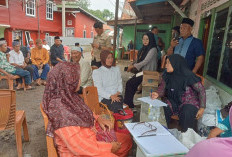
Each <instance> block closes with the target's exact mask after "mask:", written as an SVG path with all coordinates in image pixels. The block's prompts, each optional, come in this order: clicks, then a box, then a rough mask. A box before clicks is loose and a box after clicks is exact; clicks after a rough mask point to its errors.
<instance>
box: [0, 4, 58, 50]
mask: <svg viewBox="0 0 232 157" xmlns="http://www.w3.org/2000/svg"><path fill="white" fill-rule="evenodd" d="M23 4H24V6H23ZM25 8H26V7H25V3H23V2H22V1H15V0H9V14H8V16H9V24H10V28H7V29H5V31H4V36H5V38H6V40H7V42H8V45H9V46H11V45H12V31H15V30H20V31H22V35H23V36H22V37H23V38H22V40H23V44H24V45H25V44H26V43H25V31H29V32H30V36H31V38H32V39H33V40H34V41H35V40H36V39H37V38H38V37H39V36H38V22H39V24H40V27H39V29H40V38H41V39H44V38H45V34H46V33H49V35H61V34H62V16H61V13H59V12H54V13H53V20H47V19H46V0H40V4H39V21H38V16H37V7H36V15H35V17H31V16H27V15H26V11H25ZM0 12H1V7H0ZM1 13H2V12H1ZM5 13H6V11H4V14H5ZM0 16H1V15H0ZM0 20H1V18H0Z"/></svg>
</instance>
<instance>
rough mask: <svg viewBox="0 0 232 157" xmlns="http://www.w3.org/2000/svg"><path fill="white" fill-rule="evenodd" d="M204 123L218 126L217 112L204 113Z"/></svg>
mask: <svg viewBox="0 0 232 157" xmlns="http://www.w3.org/2000/svg"><path fill="white" fill-rule="evenodd" d="M202 123H203V124H204V125H205V126H216V114H215V115H213V114H203V117H202Z"/></svg>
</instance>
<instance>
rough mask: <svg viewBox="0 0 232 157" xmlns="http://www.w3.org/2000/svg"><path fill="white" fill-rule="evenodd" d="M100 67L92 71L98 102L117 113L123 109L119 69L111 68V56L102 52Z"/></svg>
mask: <svg viewBox="0 0 232 157" xmlns="http://www.w3.org/2000/svg"><path fill="white" fill-rule="evenodd" d="M100 58H101V64H102V66H101V67H100V68H99V69H97V70H94V71H93V81H94V86H96V87H97V90H98V97H99V102H102V103H104V104H106V105H107V106H108V108H109V110H111V111H113V112H115V113H117V112H118V110H119V109H122V108H123V97H122V77H121V72H120V69H119V67H117V66H113V61H114V58H113V54H112V53H110V51H107V50H104V51H102V52H101V54H100Z"/></svg>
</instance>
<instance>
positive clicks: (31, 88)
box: [26, 87, 35, 90]
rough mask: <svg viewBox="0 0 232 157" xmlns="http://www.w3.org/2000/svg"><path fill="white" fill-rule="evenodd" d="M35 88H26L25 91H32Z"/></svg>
mask: <svg viewBox="0 0 232 157" xmlns="http://www.w3.org/2000/svg"><path fill="white" fill-rule="evenodd" d="M33 89H35V87H30V88H26V90H33Z"/></svg>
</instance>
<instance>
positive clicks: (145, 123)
mask: <svg viewBox="0 0 232 157" xmlns="http://www.w3.org/2000/svg"><path fill="white" fill-rule="evenodd" d="M140 124H142V125H145V126H146V127H149V128H151V130H148V131H145V132H144V133H142V134H141V136H143V135H146V134H147V133H150V132H156V130H157V128H156V127H155V126H154V125H152V124H150V123H148V122H138V123H136V124H135V125H134V126H133V128H132V129H134V128H135V126H138V125H140Z"/></svg>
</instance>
